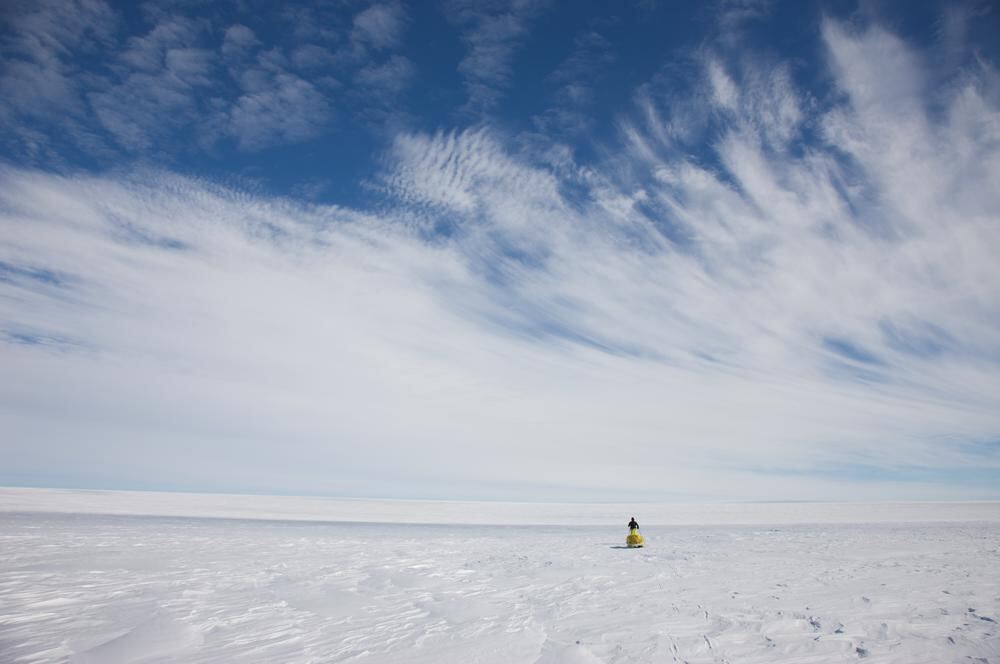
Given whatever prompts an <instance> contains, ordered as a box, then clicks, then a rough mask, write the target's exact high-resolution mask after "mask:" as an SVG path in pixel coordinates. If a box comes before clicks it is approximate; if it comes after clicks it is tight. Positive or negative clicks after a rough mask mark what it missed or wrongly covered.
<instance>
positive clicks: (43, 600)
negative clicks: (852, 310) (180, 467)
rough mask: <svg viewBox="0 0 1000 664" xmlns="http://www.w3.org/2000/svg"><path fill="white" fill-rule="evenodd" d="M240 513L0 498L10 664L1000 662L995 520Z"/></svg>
mask: <svg viewBox="0 0 1000 664" xmlns="http://www.w3.org/2000/svg"><path fill="white" fill-rule="evenodd" d="M213 501H214V502H213ZM246 502H247V501H242V500H240V499H239V497H220V496H215V497H212V496H205V497H202V498H201V499H197V498H191V497H190V495H188V496H185V495H183V494H139V493H135V494H128V493H110V492H96V493H95V492H52V491H50V492H44V491H37V490H24V489H4V490H0V661H2V662H101V663H109V664H114V663H116V662H237V661H238V662H316V663H319V662H355V661H357V662H373V663H382V662H416V663H424V662H426V663H430V662H462V663H466V662H482V663H486V662H498V663H499V662H538V663H559V662H605V663H612V662H615V663H618V662H622V663H624V662H629V663H636V662H688V663H690V664H697V663H701V662H714V663H722V662H729V663H732V664H737V663H743V662H856V661H864V662H866V663H867V662H928V663H932V662H933V663H940V662H1000V630H998V624H997V621H998V620H1000V505H998V504H996V503H965V504H962V503H958V504H931V505H922V506H921V505H919V504H906V503H900V504H882V505H861V504H853V505H844V504H839V505H838V504H828V505H823V504H791V505H789V504H758V505H740V506H732V505H730V506H724V505H707V506H702V507H701V508H700V509H701V512H700V514H701V515H702V519H701V521H698V515H699V511H698V510H699V508H698V507H697V506H690V505H689V506H676V505H675V506H660V507H659V508H655V507H654V506H651V505H646V506H643V507H645V508H646V509H647V510H650V511H649V512H648V514H649V515H650V518H649V519H646V520H644V518H643V517H644V513H643V512H642V511H641V510H640V509H639V508H636V510H635V511H636V514H635V516H637V517H638V518H639V520H640V522H641V523H643V524H644V527H643V533H644V535H645V536H646V539H647V542H648V544H649V545H648V546H647V547H646V548H644V549H636V550H629V549H625V548H624V547H623V543H624V536H625V534H626V533H625V528H624V525H623V524H624V522H625V520H627V518H628V517H629V516H631V515H632V514H631V513H630V512H629V511H627V510H629V508H626V507H623V506H617V507H616V506H607V505H604V506H589V507H588V506H580V505H576V506H552V505H528V504H520V505H518V504H512V503H507V504H475V503H437V504H435V503H408V502H405V501H339V502H338V501H324V500H323V499H290V498H286V499H271V498H260V497H258V498H256V499H254V500H249V503H250V504H251V505H252V506H253V507H254V509H253V510H250V509H247V508H245V507H243V508H239V509H241V510H244V512H241V513H240V518H233V516H232V515H231V514H228V515H227V513H226V512H225V510H226V509H236V508H234V507H233V506H234V505H235V506H239V505H245V503H246ZM227 505H228V506H229V507H226V506H227ZM268 505H269V506H270V507H268ZM323 506H325V511H324V509H323V508H322V507H323ZM657 509H658V510H659V511H657ZM325 512H326V513H328V514H329V515H332V517H333V518H331V519H329V520H324V519H323V518H322V517H323V516H324V515H325ZM255 514H256V515H264V516H267V517H268V518H266V519H254V518H251V517H252V516H254V515H255ZM276 514H277V515H280V518H275V515H276ZM345 515H347V516H348V517H350V520H353V521H354V522H349V521H348V520H345ZM518 515H520V516H518ZM558 519H562V520H563V521H565V522H566V523H565V524H561V525H557V524H558V522H557V520H558ZM671 519H672V520H674V521H676V522H677V523H670V522H669V521H670V520H671ZM435 520H436V521H444V522H439V523H434V521H435ZM605 520H609V521H608V522H605ZM379 521H382V522H381V523H379ZM398 521H410V522H411V523H398ZM421 521H423V522H424V523H420V522H421ZM448 521H460V522H461V523H450V522H448ZM476 521H480V522H481V523H476ZM518 521H520V523H517V522H518ZM727 521H728V523H727ZM543 524H549V525H543ZM654 524H655V525H654Z"/></svg>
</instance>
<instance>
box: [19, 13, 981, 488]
mask: <svg viewBox="0 0 1000 664" xmlns="http://www.w3.org/2000/svg"><path fill="white" fill-rule="evenodd" d="M997 34H1000V10H998V9H997V8H996V7H995V6H991V5H990V3H986V2H975V1H972V0H970V1H969V2H956V3H945V2H883V1H862V2H766V1H757V0H722V1H718V0H717V1H713V2H704V3H676V2H655V1H652V0H646V1H643V2H616V3H605V2H572V3H557V2H544V1H533V0H488V1H482V2H477V1H472V0H440V1H429V2H419V3H404V2H391V1H388V2H386V1H381V0H377V1H375V2H371V1H369V0H359V1H357V2H355V1H349V0H337V1H333V2H293V1H289V2H281V3H276V2H275V3H270V2H251V1H249V0H235V1H233V2H200V1H196V0H177V1H168V0H164V1H162V2H148V3H132V2H121V3H113V2H105V1H103V0H60V1H41V2H39V1H32V2H18V1H16V0H15V1H13V2H5V3H3V7H2V9H0V372H2V375H3V380H0V484H6V485H17V486H55V487H70V488H109V489H114V488H120V489H153V490H175V491H212V492H215V491H217V492H245V493H278V494H302V495H331V496H346V497H376V498H378V497H385V498H427V499H484V500H515V501H521V500H523V501H531V500H541V501H571V502H574V501H583V502H586V501H591V502H601V501H611V502H618V501H622V502H627V501H630V500H647V501H648V500H663V501H674V500H692V501H701V500H976V499H1000V267H998V259H997V256H998V254H1000V72H998V65H1000V40H997V39H996V35H997Z"/></svg>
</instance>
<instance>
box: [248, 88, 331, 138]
mask: <svg viewBox="0 0 1000 664" xmlns="http://www.w3.org/2000/svg"><path fill="white" fill-rule="evenodd" d="M331 117H332V109H331V107H330V104H329V102H328V101H327V100H326V97H325V95H324V94H323V93H322V92H320V91H319V90H318V89H317V88H316V87H315V86H314V85H313V84H311V83H309V82H308V81H305V80H303V79H301V78H299V77H297V76H294V75H292V74H288V73H280V74H276V75H275V76H274V77H273V79H271V80H270V81H269V83H268V85H267V87H265V88H263V89H257V90H254V91H250V92H247V93H246V94H244V95H242V96H241V97H240V98H239V99H237V100H236V103H235V104H234V105H233V107H232V108H231V109H230V111H229V118H228V119H229V126H228V131H229V132H231V133H232V135H233V136H234V137H235V138H236V140H237V144H238V145H239V147H240V149H243V150H256V149H259V148H261V147H265V146H268V145H272V144H275V143H295V142H298V141H302V140H304V139H307V138H310V137H312V136H315V135H316V134H318V133H320V132H321V131H322V130H323V129H324V128H325V126H326V125H327V123H328V122H330V120H331Z"/></svg>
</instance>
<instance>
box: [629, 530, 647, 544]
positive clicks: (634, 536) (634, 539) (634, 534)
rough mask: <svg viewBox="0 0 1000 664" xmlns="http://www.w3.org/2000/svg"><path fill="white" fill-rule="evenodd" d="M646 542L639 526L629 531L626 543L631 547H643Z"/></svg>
mask: <svg viewBox="0 0 1000 664" xmlns="http://www.w3.org/2000/svg"><path fill="white" fill-rule="evenodd" d="M645 543H646V541H645V540H644V539H642V535H640V534H639V529H638V528H633V529H632V530H631V531H630V532H629V534H628V537H626V538H625V545H626V546H628V548H630V549H638V548H641V547H642V546H643V545H644V544H645Z"/></svg>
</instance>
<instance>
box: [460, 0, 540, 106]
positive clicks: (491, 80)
mask: <svg viewBox="0 0 1000 664" xmlns="http://www.w3.org/2000/svg"><path fill="white" fill-rule="evenodd" d="M547 4H548V3H547V2H544V1H538V0H496V1H493V2H477V1H475V0H448V2H446V3H445V12H446V14H447V16H448V19H449V20H450V21H451V22H452V23H454V24H455V25H457V26H458V27H459V29H460V30H461V34H462V40H463V41H464V42H465V44H466V48H467V53H466V56H465V58H463V59H462V61H461V62H460V63H459V65H458V71H459V72H460V73H461V74H462V76H463V77H464V78H465V85H466V89H467V90H468V93H469V102H468V107H467V108H468V110H470V111H472V112H482V111H488V110H490V109H491V108H492V107H493V106H495V105H496V103H497V102H498V101H499V100H500V98H501V97H502V95H503V90H504V89H505V88H506V87H507V85H508V83H509V81H510V77H511V67H512V60H513V57H514V53H515V52H516V51H517V49H518V47H519V46H520V45H521V42H522V40H523V39H524V37H525V36H526V35H527V34H528V28H529V26H530V23H531V21H532V20H533V19H534V18H535V16H537V15H538V14H539V13H540V12H541V11H542V10H543V9H544V8H545V6H546V5H547Z"/></svg>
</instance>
